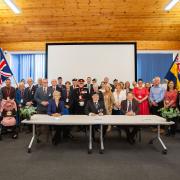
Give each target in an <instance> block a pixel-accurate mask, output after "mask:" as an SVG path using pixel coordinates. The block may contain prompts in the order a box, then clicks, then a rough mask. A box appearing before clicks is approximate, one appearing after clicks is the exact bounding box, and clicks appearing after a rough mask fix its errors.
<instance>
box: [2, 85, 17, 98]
mask: <svg viewBox="0 0 180 180" xmlns="http://www.w3.org/2000/svg"><path fill="white" fill-rule="evenodd" d="M8 96H9V98H10V99H15V97H16V90H15V88H14V87H12V86H11V88H10V89H8V88H7V87H6V86H4V87H2V88H1V91H0V100H2V99H7V97H8Z"/></svg>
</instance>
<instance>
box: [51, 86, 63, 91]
mask: <svg viewBox="0 0 180 180" xmlns="http://www.w3.org/2000/svg"><path fill="white" fill-rule="evenodd" d="M49 88H50V89H51V90H52V92H54V90H53V87H52V86H49ZM56 91H59V92H61V89H60V87H59V86H56Z"/></svg>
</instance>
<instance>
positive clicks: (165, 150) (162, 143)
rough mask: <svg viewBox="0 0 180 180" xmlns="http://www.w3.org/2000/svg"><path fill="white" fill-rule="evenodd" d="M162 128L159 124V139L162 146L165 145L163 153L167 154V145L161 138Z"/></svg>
mask: <svg viewBox="0 0 180 180" xmlns="http://www.w3.org/2000/svg"><path fill="white" fill-rule="evenodd" d="M160 130H161V129H160V125H158V140H159V142H160V144H161V145H162V147H163V150H162V153H163V154H167V147H166V146H165V144H164V142H163V141H162V139H161V133H160Z"/></svg>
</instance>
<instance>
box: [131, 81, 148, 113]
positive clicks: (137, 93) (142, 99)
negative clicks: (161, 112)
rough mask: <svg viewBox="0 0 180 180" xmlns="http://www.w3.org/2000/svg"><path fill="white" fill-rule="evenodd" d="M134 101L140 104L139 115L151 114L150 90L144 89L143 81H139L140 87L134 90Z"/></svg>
mask: <svg viewBox="0 0 180 180" xmlns="http://www.w3.org/2000/svg"><path fill="white" fill-rule="evenodd" d="M133 94H134V99H135V100H136V101H137V102H138V103H139V113H138V114H139V115H148V114H149V103H148V96H149V92H148V90H147V89H146V88H145V87H143V80H142V79H139V80H138V86H137V87H135V88H134V89H133Z"/></svg>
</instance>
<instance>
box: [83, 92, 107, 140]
mask: <svg viewBox="0 0 180 180" xmlns="http://www.w3.org/2000/svg"><path fill="white" fill-rule="evenodd" d="M85 114H87V115H89V116H96V115H100V116H102V115H105V114H106V109H105V105H104V102H103V101H100V100H99V94H98V93H96V92H94V93H93V94H92V99H91V100H89V101H88V102H87V104H86V107H85ZM98 129H99V126H98V125H97V126H93V133H92V137H93V140H94V141H95V131H97V130H98ZM106 130H107V126H104V128H103V136H104V135H105V133H106Z"/></svg>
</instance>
